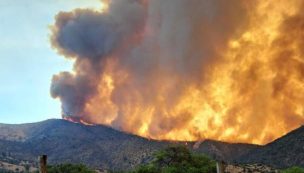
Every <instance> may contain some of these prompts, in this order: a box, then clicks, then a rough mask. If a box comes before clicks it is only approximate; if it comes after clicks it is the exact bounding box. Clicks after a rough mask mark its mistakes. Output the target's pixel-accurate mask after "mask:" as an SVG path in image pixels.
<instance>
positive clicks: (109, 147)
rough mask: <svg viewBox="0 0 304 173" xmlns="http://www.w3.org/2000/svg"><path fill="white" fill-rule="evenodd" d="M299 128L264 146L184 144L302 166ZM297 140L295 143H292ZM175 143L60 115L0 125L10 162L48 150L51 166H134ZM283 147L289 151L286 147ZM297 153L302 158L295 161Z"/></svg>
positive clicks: (233, 158) (220, 154) (217, 154)
mask: <svg viewBox="0 0 304 173" xmlns="http://www.w3.org/2000/svg"><path fill="white" fill-rule="evenodd" d="M301 129H303V128H301ZM301 129H300V130H298V131H294V132H292V134H289V135H287V136H285V137H283V138H281V139H278V140H277V141H275V142H274V143H271V144H268V145H266V146H264V147H262V146H257V145H250V144H229V143H225V142H218V141H212V140H206V141H203V142H196V143H193V142H187V143H186V142H184V144H185V145H187V146H188V147H189V148H191V149H193V150H194V151H195V152H199V153H204V154H207V155H209V156H210V157H212V158H215V159H217V160H224V161H226V162H233V163H240V162H246V163H255V162H257V163H260V162H262V161H261V160H259V159H258V158H257V157H261V156H263V157H262V158H264V159H268V158H272V159H271V160H269V162H265V163H266V164H269V165H273V166H275V167H285V166H289V165H293V164H297V165H303V163H302V161H301V160H299V159H302V158H303V154H304V152H303V151H302V150H301V147H303V145H301V144H303V134H304V133H303V130H301ZM293 133H295V136H294V134H293ZM294 138H296V139H294ZM295 141H296V142H297V143H296V144H297V145H295V144H292V143H293V142H295ZM174 143H177V142H166V141H155V140H148V139H145V138H142V137H139V136H135V135H131V134H127V133H124V132H120V131H117V130H114V129H112V128H109V127H106V126H101V125H98V126H85V125H82V124H77V123H72V122H69V121H66V120H57V119H52V120H47V121H43V122H38V123H30V124H21V125H7V124H0V154H1V155H0V161H5V162H8V163H10V162H14V163H16V162H21V163H22V162H28V163H32V164H35V163H36V161H37V157H38V156H39V155H41V154H47V155H48V160H49V163H51V164H55V163H66V162H72V163H84V164H86V165H89V166H91V167H94V168H103V169H116V170H121V169H130V168H132V167H134V166H135V165H138V164H140V163H143V162H147V161H148V160H149V159H150V158H151V155H152V153H153V152H154V151H156V150H159V149H161V148H164V147H166V146H168V145H171V144H174ZM285 145H289V146H285ZM270 148H271V149H270ZM285 149H287V150H288V151H283V150H285ZM302 149H303V148H302ZM270 151H272V152H274V151H276V152H279V151H282V152H283V154H280V155H273V154H271V152H270ZM259 153H260V154H259ZM295 154H298V155H300V156H299V157H297V159H291V158H294V157H295V156H296V155H295ZM274 157H277V159H274ZM282 157H283V158H284V159H288V158H290V161H289V162H272V160H274V161H275V160H278V159H282ZM302 160H303V159H302ZM293 161H294V162H293ZM281 164H282V165H281Z"/></svg>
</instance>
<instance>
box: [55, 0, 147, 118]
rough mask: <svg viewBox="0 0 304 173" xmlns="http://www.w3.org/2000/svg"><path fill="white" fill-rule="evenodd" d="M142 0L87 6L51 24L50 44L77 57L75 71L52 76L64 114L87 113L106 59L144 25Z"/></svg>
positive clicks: (126, 0) (64, 53)
mask: <svg viewBox="0 0 304 173" xmlns="http://www.w3.org/2000/svg"><path fill="white" fill-rule="evenodd" d="M144 16H145V10H144V6H143V4H142V2H141V1H140V0H115V1H112V2H111V6H110V8H109V10H108V12H107V13H100V12H95V11H93V10H88V9H77V10H75V11H72V12H61V13H59V14H58V15H57V16H56V23H55V25H54V26H53V27H52V32H53V35H52V37H51V43H52V45H53V47H54V48H56V49H57V50H58V52H59V53H60V54H62V55H64V56H65V57H67V58H73V59H76V60H75V61H76V62H75V64H74V70H75V74H72V73H69V72H62V73H60V74H58V75H55V76H54V77H53V81H52V86H51V95H52V97H54V98H60V100H61V102H62V113H63V116H72V117H75V119H77V117H81V116H84V115H83V109H84V106H85V103H86V101H87V100H88V98H90V97H91V96H92V95H94V93H95V92H96V87H97V85H98V80H99V75H100V74H101V73H102V71H103V64H102V62H103V61H104V59H105V58H107V57H108V56H109V55H111V54H112V52H114V51H115V50H117V49H119V48H120V46H121V44H122V42H123V40H125V39H128V37H130V36H132V35H133V34H135V33H136V32H137V31H138V30H139V29H141V27H142V26H143V22H144Z"/></svg>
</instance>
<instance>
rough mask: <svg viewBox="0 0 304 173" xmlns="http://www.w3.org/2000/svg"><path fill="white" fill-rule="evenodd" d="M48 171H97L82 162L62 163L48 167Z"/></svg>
mask: <svg viewBox="0 0 304 173" xmlns="http://www.w3.org/2000/svg"><path fill="white" fill-rule="evenodd" d="M47 171H48V173H95V171H94V170H91V169H90V168H88V167H86V166H85V165H82V164H60V165H53V166H48V167H47Z"/></svg>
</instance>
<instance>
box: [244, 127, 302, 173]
mask: <svg viewBox="0 0 304 173" xmlns="http://www.w3.org/2000/svg"><path fill="white" fill-rule="evenodd" d="M239 160H240V161H244V162H247V163H263V164H267V165H270V166H274V167H278V168H285V167H290V166H293V165H298V166H301V167H304V126H302V127H300V128H298V129H296V130H294V131H291V132H289V133H288V134H287V135H285V136H283V137H281V138H278V139H277V140H275V141H273V142H271V143H269V144H267V145H265V146H263V147H261V148H257V149H255V150H251V151H250V152H248V153H247V154H245V155H243V156H242V157H240V158H239Z"/></svg>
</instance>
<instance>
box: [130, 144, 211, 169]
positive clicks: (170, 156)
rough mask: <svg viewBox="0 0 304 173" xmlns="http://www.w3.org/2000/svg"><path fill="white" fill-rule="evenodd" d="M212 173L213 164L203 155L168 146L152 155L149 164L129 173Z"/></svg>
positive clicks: (182, 147) (186, 149) (178, 146)
mask: <svg viewBox="0 0 304 173" xmlns="http://www.w3.org/2000/svg"><path fill="white" fill-rule="evenodd" d="M185 172H187V173H213V172H216V166H215V162H214V161H212V160H210V159H209V158H208V157H206V156H204V155H198V154H193V153H191V152H190V150H189V149H188V148H187V147H185V146H183V145H177V146H170V147H168V148H166V149H164V150H161V151H159V152H157V153H155V154H154V159H153V161H152V162H151V163H148V164H146V165H141V166H139V167H138V168H137V169H135V170H133V171H131V173H185Z"/></svg>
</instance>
